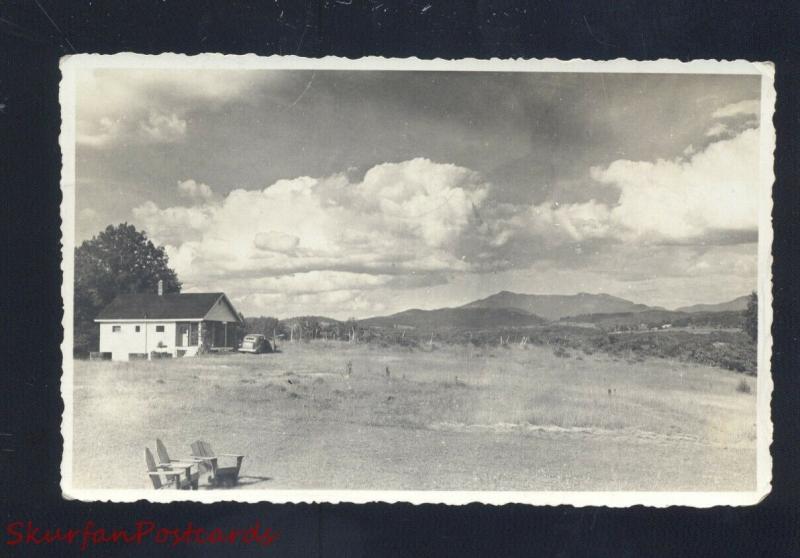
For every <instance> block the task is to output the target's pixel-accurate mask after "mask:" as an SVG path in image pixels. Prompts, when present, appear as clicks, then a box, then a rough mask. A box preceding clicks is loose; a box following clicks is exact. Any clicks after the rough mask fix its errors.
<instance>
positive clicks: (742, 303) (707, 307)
mask: <svg viewBox="0 0 800 558" xmlns="http://www.w3.org/2000/svg"><path fill="white" fill-rule="evenodd" d="M749 299H750V296H749V295H745V296H740V297H738V298H734V299H733V300H730V301H728V302H720V303H719V304H694V305H692V306H683V307H681V308H676V309H675V311H676V312H687V313H690V314H691V313H694V312H741V311H742V310H746V309H747V301H748V300H749Z"/></svg>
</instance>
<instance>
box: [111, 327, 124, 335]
mask: <svg viewBox="0 0 800 558" xmlns="http://www.w3.org/2000/svg"><path fill="white" fill-rule="evenodd" d="M111 331H113V332H114V333H119V332H120V331H122V326H111Z"/></svg>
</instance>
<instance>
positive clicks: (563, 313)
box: [462, 291, 662, 320]
mask: <svg viewBox="0 0 800 558" xmlns="http://www.w3.org/2000/svg"><path fill="white" fill-rule="evenodd" d="M462 308H495V309H499V308H515V309H518V310H524V311H525V312H529V313H531V314H535V315H537V316H541V317H542V318H546V319H548V320H560V319H562V318H565V317H567V316H580V315H587V314H614V313H631V312H643V311H645V310H662V309H661V308H659V307H652V306H647V305H645V304H637V303H635V302H631V301H630V300H625V299H624V298H619V297H616V296H611V295H608V294H602V293H601V294H590V293H578V294H575V295H532V294H519V293H512V292H510V291H501V292H499V293H497V294H493V295H491V296H489V297H487V298H484V299H481V300H476V301H475V302H470V303H469V304H465V305H464V306H462Z"/></svg>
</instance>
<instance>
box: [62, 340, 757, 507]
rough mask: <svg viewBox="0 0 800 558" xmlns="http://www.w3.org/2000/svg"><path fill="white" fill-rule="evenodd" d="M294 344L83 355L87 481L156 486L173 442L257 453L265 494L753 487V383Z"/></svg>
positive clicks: (535, 359) (79, 413) (704, 370)
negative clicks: (96, 357) (118, 357)
mask: <svg viewBox="0 0 800 558" xmlns="http://www.w3.org/2000/svg"><path fill="white" fill-rule="evenodd" d="M281 351H282V352H281V353H279V354H268V355H241V354H229V355H216V356H203V357H197V358H187V359H176V360H168V361H155V362H130V363H110V362H88V361H76V362H75V376H74V380H75V381H74V410H75V413H74V462H73V470H74V476H73V486H75V487H76V488H146V487H148V486H149V481H148V479H147V477H146V475H145V474H144V471H145V467H144V460H143V455H142V452H143V449H144V447H145V446H149V447H151V448H152V449H154V445H155V442H154V440H155V438H156V437H159V438H161V439H162V440H164V442H165V443H166V445H167V447H168V448H169V449H170V452H171V453H172V454H173V457H179V456H184V455H187V454H188V453H189V452H188V450H189V444H190V443H191V442H192V441H194V440H195V439H203V440H206V441H208V442H210V443H211V444H212V445H213V446H214V448H215V449H216V450H217V451H219V452H233V453H244V454H246V455H247V457H246V459H245V461H244V465H243V467H242V475H243V478H242V485H243V486H246V487H247V488H254V489H265V490H269V489H272V488H276V489H277V488H295V489H300V488H304V489H309V488H324V489H405V490H425V489H435V490H458V489H465V490H656V491H657V490H692V491H695V490H709V491H711V490H752V489H754V487H755V466H756V458H755V432H756V428H755V421H756V403H755V378H752V377H750V378H746V377H743V376H742V375H739V374H735V373H732V372H729V371H726V370H722V369H719V368H712V367H708V366H702V365H697V364H690V363H683V362H675V361H669V360H661V359H651V360H646V361H644V362H628V361H626V360H622V359H616V358H614V357H613V356H610V355H607V354H593V355H582V354H578V353H575V354H573V355H571V356H569V357H566V358H565V357H563V356H562V357H558V356H556V355H554V354H553V351H552V350H551V349H550V348H547V347H537V346H529V347H528V348H526V349H522V348H519V347H511V348H506V347H504V348H500V347H498V348H486V347H484V348H478V347H471V346H444V347H438V348H436V347H435V348H433V349H431V350H424V351H423V350H419V349H417V350H413V351H411V350H408V349H404V348H402V347H383V348H381V347H378V346H375V345H349V344H346V343H339V342H327V343H326V342H322V341H320V342H312V343H296V344H285V345H284V346H282V347H281ZM387 369H388V372H387ZM348 371H349V373H348ZM742 381H744V382H746V383H748V385H749V387H750V388H752V393H744V390H742V389H737V385H738V384H739V383H740V382H742Z"/></svg>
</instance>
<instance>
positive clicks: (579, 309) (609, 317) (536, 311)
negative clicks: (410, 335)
mask: <svg viewBox="0 0 800 558" xmlns="http://www.w3.org/2000/svg"><path fill="white" fill-rule="evenodd" d="M748 299H749V296H741V297H738V298H735V299H733V300H731V301H728V302H722V303H719V304H695V305H693V306H684V307H681V308H677V309H675V310H666V309H664V308H661V307H659V306H648V305H646V304H638V303H636V302H632V301H630V300H626V299H624V298H620V297H617V296H612V295H609V294H605V293H599V294H591V293H578V294H574V295H535V294H521V293H514V292H510V291H500V292H498V293H495V294H493V295H491V296H488V297H486V298H482V299H480V300H475V301H473V302H469V303H467V304H464V305H462V306H459V307H456V308H438V309H434V310H420V309H417V308H414V309H411V310H404V311H403V312H398V313H396V314H391V315H389V316H375V317H372V318H366V319H362V320H358V323H359V324H360V325H361V326H362V327H385V328H394V327H400V328H403V327H407V328H415V329H424V330H429V329H439V328H474V327H479V328H486V329H491V328H497V327H528V326H536V325H542V324H546V323H548V322H559V321H560V322H562V323H563V322H582V323H594V324H598V325H602V326H622V325H629V326H631V325H639V324H659V323H670V322H671V323H674V324H676V325H678V324H680V323H684V322H686V324H689V323H694V324H702V323H706V322H711V323H716V322H720V323H724V324H736V323H738V320H740V319H741V311H743V310H744V309H746V308H747V302H748ZM282 322H283V323H284V324H288V325H292V324H295V323H298V324H299V323H308V322H317V323H320V324H323V325H328V326H330V325H342V324H343V322H341V321H339V320H334V319H332V318H326V317H324V316H305V317H295V318H289V319H287V320H282ZM684 325H685V324H684Z"/></svg>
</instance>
